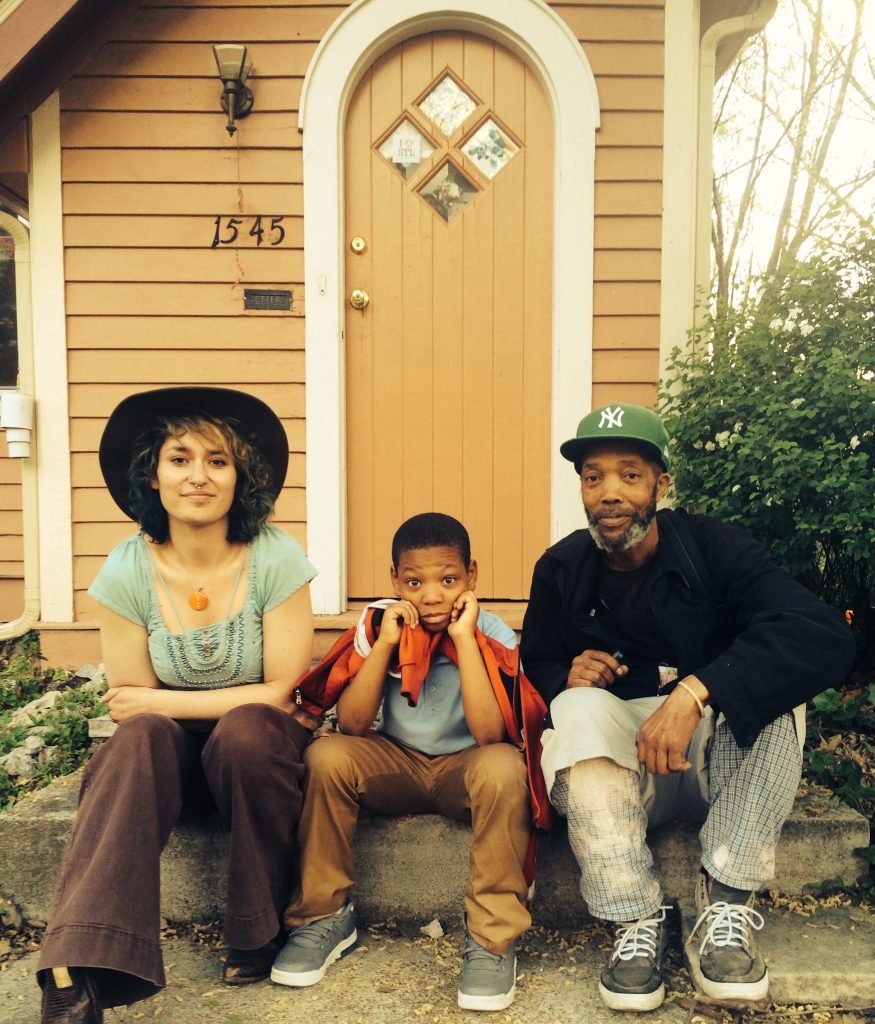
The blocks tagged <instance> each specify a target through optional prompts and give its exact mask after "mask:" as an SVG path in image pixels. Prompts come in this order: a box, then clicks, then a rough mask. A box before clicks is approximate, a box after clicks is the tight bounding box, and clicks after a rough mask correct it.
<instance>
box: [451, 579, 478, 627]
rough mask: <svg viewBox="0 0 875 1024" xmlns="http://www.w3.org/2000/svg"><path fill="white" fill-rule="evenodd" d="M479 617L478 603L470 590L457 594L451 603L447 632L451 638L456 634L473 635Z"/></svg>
mask: <svg viewBox="0 0 875 1024" xmlns="http://www.w3.org/2000/svg"><path fill="white" fill-rule="evenodd" d="M479 617H480V605H479V604H478V603H477V598H476V597H475V596H474V595H473V594H472V593H471V591H470V590H466V591H465V593H464V594H459V596H458V597H457V598H456V600H455V602H454V604H453V610H452V611H451V612H450V624H449V626H447V632H448V633H449V634H450V636H451V637H453V639H455V638H456V637H457V636H473V635H474V630H475V629H476V628H477V619H478V618H479Z"/></svg>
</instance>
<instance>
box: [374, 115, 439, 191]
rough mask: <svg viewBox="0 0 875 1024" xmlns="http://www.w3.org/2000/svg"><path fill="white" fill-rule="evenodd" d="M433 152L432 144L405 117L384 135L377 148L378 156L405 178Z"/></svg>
mask: <svg viewBox="0 0 875 1024" xmlns="http://www.w3.org/2000/svg"><path fill="white" fill-rule="evenodd" d="M433 152H434V146H433V145H432V144H431V143H430V142H429V140H428V139H427V138H426V137H425V136H424V135H423V134H422V132H421V131H420V130H419V129H418V128H417V127H416V125H414V124H413V123H412V122H411V121H409V120H408V119H407V118H406V117H405V118H404V120H403V121H402V122H401V123H400V124H399V125H398V126H397V127H396V128H395V129H394V130H393V131H392V132H391V133H390V134H389V135H387V136H386V138H385V139H384V140H383V143H382V145H381V146H380V148H379V153H380V156H382V157H385V159H386V160H388V161H389V163H390V164H391V165H392V166H393V167H394V168H395V170H396V171H400V172H401V173H402V174H403V175H404V177H405V178H409V177H410V175H411V174H413V172H414V171H415V170H416V169H417V168H418V167H419V165H420V164H421V163H422V161H423V160H427V159H428V158H429V157H430V156H431V154H432V153H433Z"/></svg>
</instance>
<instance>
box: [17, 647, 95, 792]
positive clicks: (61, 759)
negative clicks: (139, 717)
mask: <svg viewBox="0 0 875 1024" xmlns="http://www.w3.org/2000/svg"><path fill="white" fill-rule="evenodd" d="M69 677H70V676H69V673H67V672H65V671H63V670H62V669H51V668H44V667H43V666H42V655H41V653H40V649H39V636H38V635H37V634H36V633H33V632H31V633H27V634H25V635H24V636H23V637H20V638H18V639H16V640H14V641H9V642H8V643H6V644H4V645H3V646H2V647H0V757H2V756H3V755H4V754H8V753H9V752H10V751H11V750H14V749H15V748H16V747H18V746H20V745H21V744H22V743H23V741H24V740H25V738H26V737H27V734H28V727H27V726H15V727H11V726H10V725H9V720H10V718H11V717H12V714H13V712H14V711H16V710H17V709H18V708H21V707H24V705H25V704H28V703H30V701H32V700H35V699H36V698H37V697H41V696H42V695H43V694H44V693H45V692H46V691H47V690H60V694H59V696H58V699H57V701H56V703H55V705H54V707H53V708H51V710H49V711H46V712H45V713H44V714H43V715H42V717H41V718H40V721H39V724H40V725H42V726H47V727H48V731H47V732H46V733H44V734H43V739H44V741H45V744H46V746H48V747H55V748H56V751H55V756H54V760H52V761H50V762H47V763H45V764H40V765H37V767H36V770H35V771H34V773H33V775H32V776H30V778H26V779H24V778H19V777H14V778H13V777H10V776H9V775H8V774H7V773H6V772H5V771H4V770H3V769H2V768H0V810H4V809H5V808H7V807H9V806H11V804H12V803H14V802H15V800H16V799H17V798H18V797H19V796H22V795H23V794H24V793H27V792H30V791H31V790H33V789H37V788H39V787H40V786H44V785H46V784H47V783H48V782H50V781H51V780H52V779H54V778H57V777H58V776H60V775H67V774H69V773H70V772H72V771H75V770H76V769H77V768H78V767H79V766H80V765H81V764H83V763H84V762H85V761H86V760H87V758H88V756H89V754H90V753H91V741H90V739H89V737H88V719H89V718H95V717H97V716H98V715H103V714H106V707H105V705H104V704H103V703H102V702H101V700H100V697H99V695H98V694H96V693H93V692H91V691H88V690H80V689H76V688H75V687H64V686H63V683H65V682H66V681H67V680H68V679H69Z"/></svg>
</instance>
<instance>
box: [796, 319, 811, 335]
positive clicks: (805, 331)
mask: <svg viewBox="0 0 875 1024" xmlns="http://www.w3.org/2000/svg"><path fill="white" fill-rule="evenodd" d="M813 332H814V327H813V326H812V325H811V324H810V323H809V322H808V321H807V320H803V321H802V323H801V324H800V325H799V333H800V334H801V335H802V337H803V338H807V337H808V335H809V334H812V333H813Z"/></svg>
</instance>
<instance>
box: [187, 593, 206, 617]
mask: <svg viewBox="0 0 875 1024" xmlns="http://www.w3.org/2000/svg"><path fill="white" fill-rule="evenodd" d="M188 603H189V604H190V605H191V606H192V608H194V610H195V611H196V612H202V611H203V610H204V608H206V606H207V605H208V604H209V603H210V599H209V598H208V597H207V595H206V594H205V593H204V592H203V590H196V591H195V592H194V593H193V594H190V595H189V598H188Z"/></svg>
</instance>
